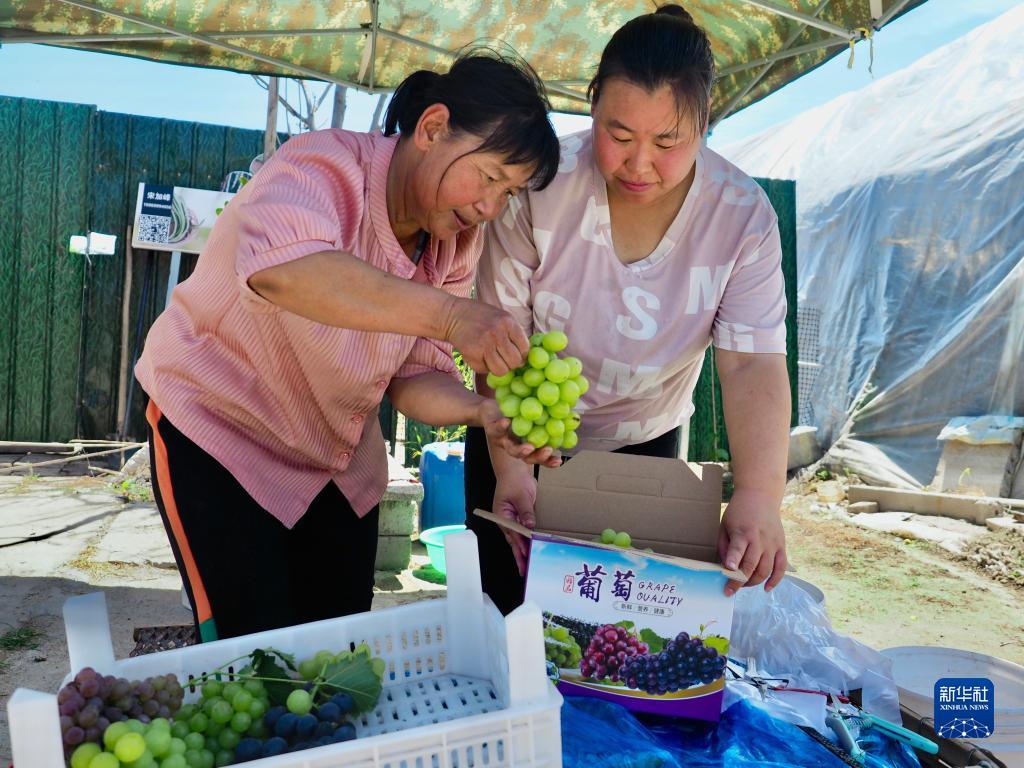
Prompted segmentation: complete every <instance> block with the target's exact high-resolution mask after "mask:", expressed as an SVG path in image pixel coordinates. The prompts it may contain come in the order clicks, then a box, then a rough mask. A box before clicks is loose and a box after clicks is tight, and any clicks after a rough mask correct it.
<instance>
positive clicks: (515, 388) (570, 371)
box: [487, 331, 590, 450]
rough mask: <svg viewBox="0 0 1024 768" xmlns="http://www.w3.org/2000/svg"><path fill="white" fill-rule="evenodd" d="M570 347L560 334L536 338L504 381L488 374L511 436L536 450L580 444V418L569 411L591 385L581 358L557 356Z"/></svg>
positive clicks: (570, 446)
mask: <svg viewBox="0 0 1024 768" xmlns="http://www.w3.org/2000/svg"><path fill="white" fill-rule="evenodd" d="M568 344H569V338H568V337H567V336H566V335H565V334H564V333H563V332H562V331H548V332H547V333H535V334H533V336H531V337H530V352H529V354H528V355H527V358H526V364H525V365H524V366H522V367H521V368H516V369H515V370H514V371H509V372H508V373H506V374H505V375H504V376H495V375H494V374H491V373H489V374H487V386H489V387H490V388H491V389H493V390H494V398H495V399H496V400H497V401H498V407H499V408H500V409H501V412H502V413H503V414H504V415H505V416H506V417H508V418H510V419H512V433H513V434H515V435H516V436H517V437H520V438H522V439H523V440H525V441H526V442H528V443H530V444H531V445H533V446H534V447H535V448H543V447H544V446H546V445H549V446H551V447H552V448H565V449H566V450H569V449H572V448H575V447H576V444H577V443H578V442H579V438H578V437H577V435H576V428H577V427H579V425H580V415H579V414H578V413H577V412H576V411H574V410H572V408H573V406H574V405H576V403H577V401H578V400H579V399H580V397H581V396H582V395H583V394H584V393H585V392H586V391H587V390H588V389H590V382H588V381H587V379H586V377H584V376H583V375H582V374H583V363H581V362H580V360H579V358H576V357H561V358H560V357H559V356H558V355H557V353H558V352H561V351H562V350H564V349H565V348H566V346H567V345H568Z"/></svg>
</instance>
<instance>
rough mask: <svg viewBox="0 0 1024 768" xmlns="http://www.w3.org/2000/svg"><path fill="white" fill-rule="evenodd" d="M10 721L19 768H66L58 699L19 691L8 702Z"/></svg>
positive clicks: (47, 695)
mask: <svg viewBox="0 0 1024 768" xmlns="http://www.w3.org/2000/svg"><path fill="white" fill-rule="evenodd" d="M7 721H8V725H9V726H10V729H11V754H13V755H17V757H18V768H22V767H23V766H25V767H26V768H64V746H63V745H64V741H63V739H62V737H61V735H60V719H59V717H58V714H57V697H56V696H54V695H53V694H51V693H40V692H39V691H30V690H29V689H28V688H18V689H17V690H16V691H15V692H14V694H13V695H12V696H11V698H10V699H8V701H7Z"/></svg>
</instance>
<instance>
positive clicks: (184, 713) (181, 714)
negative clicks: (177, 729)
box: [174, 704, 199, 721]
mask: <svg viewBox="0 0 1024 768" xmlns="http://www.w3.org/2000/svg"><path fill="white" fill-rule="evenodd" d="M198 711H199V709H198V708H197V707H196V705H195V704H186V705H185V706H183V707H182V708H181V709H179V710H178V714H176V715H175V716H174V719H175V720H176V721H182V720H188V719H189V718H190V717H192V715H194V714H195V713H196V712H198Z"/></svg>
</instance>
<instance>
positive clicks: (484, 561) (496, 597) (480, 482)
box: [465, 427, 681, 614]
mask: <svg viewBox="0 0 1024 768" xmlns="http://www.w3.org/2000/svg"><path fill="white" fill-rule="evenodd" d="M680 432H681V430H680V429H679V428H678V427H677V428H676V429H673V430H671V431H669V432H666V433H665V434H663V435H660V436H659V437H655V438H653V439H652V440H648V441H647V442H646V443H638V444H636V445H626V446H623V447H622V448H619V449H618V450H616V451H615V453H631V454H635V455H639V456H659V457H662V458H670V459H674V458H676V457H677V455H678V454H679V437H680ZM465 473H466V527H467V528H469V529H470V530H471V531H473V532H474V533H475V534H476V540H477V548H478V549H479V551H480V578H481V581H482V583H483V588H484V592H486V593H487V594H488V595H490V598H491V600H493V601H494V604H495V605H496V606H498V608H499V609H501V612H502V613H505V614H507V613H509V611H512V610H513V609H515V608H517V607H518V606H519V605H521V604H522V602H523V589H524V582H523V577H522V576H520V575H519V568H518V567H517V566H516V559H515V556H514V555H513V554H512V548H511V547H509V545H508V542H507V541H506V540H505V536H504V535H503V534H502V532H501V528H499V527H498V526H497V525H496V524H495V523H492V522H490V521H489V520H484V519H483V518H481V517H477V516H476V515H474V514H473V510H474V509H485V510H488V511H490V509H491V505H492V504H493V503H494V486H495V485H496V484H497V480H496V479H495V477H494V468H493V467H492V466H491V457H490V454H489V453H488V451H487V439H486V438H485V437H484V431H483V429H481V428H479V427H470V428H469V429H468V430H467V431H466V458H465Z"/></svg>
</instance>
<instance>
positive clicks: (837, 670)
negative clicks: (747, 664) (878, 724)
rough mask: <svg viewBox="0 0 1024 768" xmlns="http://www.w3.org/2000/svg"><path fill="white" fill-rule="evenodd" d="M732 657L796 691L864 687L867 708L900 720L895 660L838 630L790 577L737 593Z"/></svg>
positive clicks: (841, 689)
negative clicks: (765, 587)
mask: <svg viewBox="0 0 1024 768" xmlns="http://www.w3.org/2000/svg"><path fill="white" fill-rule="evenodd" d="M729 655H730V656H732V657H734V658H737V659H747V658H753V659H755V660H756V662H757V666H758V668H759V669H762V670H770V671H771V673H772V674H773V675H777V676H780V677H785V678H787V679H788V680H789V685H790V687H792V688H810V689H813V690H822V691H828V692H830V693H847V692H849V691H850V690H852V689H856V688H860V689H861V690H862V691H863V694H862V698H863V706H864V709H866V710H867V711H868V712H871V713H872V714H875V715H878V716H879V717H881V718H884V719H886V720H890V721H892V722H895V723H899V722H900V721H901V718H900V706H899V691H898V689H897V688H896V683H895V682H893V676H892V661H890V660H889V659H887V658H886V657H885V656H883V655H882V654H880V653H879V652H878V651H876V650H874V649H872V648H869V647H868V646H866V645H864V644H863V643H860V642H858V641H856V640H854V639H853V638H851V637H847V636H846V635H842V634H840V633H838V632H836V631H835V630H834V629H833V628H832V622H831V621H830V620H829V618H828V615H827V614H826V613H825V608H824V606H822V605H819V604H818V603H817V602H815V600H814V599H813V598H812V597H811V596H810V595H809V594H807V592H805V591H804V590H802V589H800V588H799V587H797V586H796V585H794V584H792V583H789V582H787V581H786V580H785V579H783V580H782V582H781V583H780V584H779V585H778V586H777V587H776V588H775V589H774V590H772V591H771V592H767V593H766V592H765V591H764V590H763V589H741V590H740V591H739V592H738V593H737V595H736V607H735V610H734V612H733V619H732V634H731V637H730V640H729Z"/></svg>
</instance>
